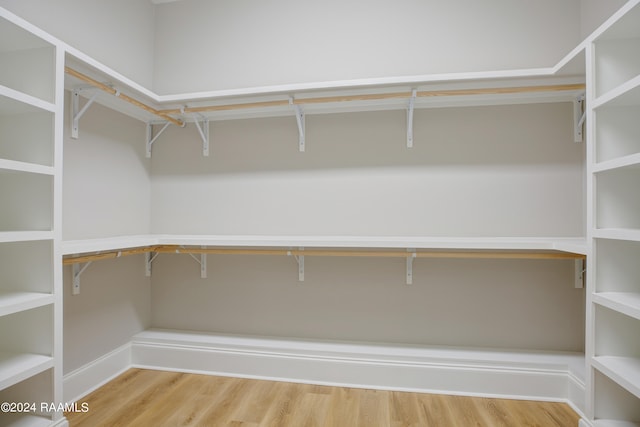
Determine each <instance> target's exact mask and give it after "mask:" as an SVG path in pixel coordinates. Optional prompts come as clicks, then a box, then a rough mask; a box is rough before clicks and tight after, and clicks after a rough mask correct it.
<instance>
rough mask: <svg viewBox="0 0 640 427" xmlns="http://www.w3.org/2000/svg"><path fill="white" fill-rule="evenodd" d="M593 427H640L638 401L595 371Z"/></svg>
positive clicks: (639, 404)
mask: <svg viewBox="0 0 640 427" xmlns="http://www.w3.org/2000/svg"><path fill="white" fill-rule="evenodd" d="M594 389H595V407H594V413H595V420H594V424H593V425H594V427H638V426H640V399H638V397H636V396H634V395H633V394H631V393H629V392H628V391H627V390H625V389H624V388H622V387H620V386H619V385H618V384H616V383H615V382H613V381H611V379H609V378H608V377H607V376H606V375H604V374H602V373H601V372H599V371H598V370H597V369H596V370H595V372H594Z"/></svg>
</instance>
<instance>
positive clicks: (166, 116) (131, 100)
mask: <svg viewBox="0 0 640 427" xmlns="http://www.w3.org/2000/svg"><path fill="white" fill-rule="evenodd" d="M64 72H65V73H67V74H69V75H71V76H73V77H75V78H77V79H79V80H82V81H83V82H86V83H89V84H90V85H91V86H95V87H97V88H98V89H101V90H103V91H105V92H107V93H108V94H110V95H115V96H117V97H118V98H120V99H122V100H123V101H126V102H128V103H129V104H133V105H135V106H136V107H138V108H142V109H143V110H145V111H147V112H149V113H151V114H154V115H156V116H158V117H161V118H163V119H165V120H167V121H169V122H171V123H173V124H174V125H178V126H180V127H182V126H184V125H185V123H184V122H183V121H182V120H178V119H174V118H173V117H171V116H170V115H169V114H168V113H165V112H163V111H160V110H156V109H155V108H153V107H150V106H148V105H147V104H144V103H142V102H140V101H138V100H137V99H134V98H131V97H130V96H128V95H125V94H124V93H120V92H119V91H117V90H115V89H114V88H112V87H111V86H107V85H106V84H104V83H101V82H99V81H97V80H94V79H92V78H91V77H89V76H86V75H84V74H82V73H80V72H78V71H76V70H74V69H73V68H70V67H64Z"/></svg>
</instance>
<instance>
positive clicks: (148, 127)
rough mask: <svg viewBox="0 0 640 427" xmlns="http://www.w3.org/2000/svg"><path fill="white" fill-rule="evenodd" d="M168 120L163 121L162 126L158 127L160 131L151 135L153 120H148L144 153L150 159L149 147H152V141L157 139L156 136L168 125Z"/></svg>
mask: <svg viewBox="0 0 640 427" xmlns="http://www.w3.org/2000/svg"><path fill="white" fill-rule="evenodd" d="M170 124H171V123H170V122H166V123H164V126H163V127H162V128H161V129H160V131H159V132H158V133H157V134H156V135H155V136H154V135H153V125H154V123H153V122H149V123H147V138H146V139H147V141H146V146H147V149H146V155H147V158H148V159H150V158H151V148H152V147H153V143H154V142H156V140H157V139H158V137H159V136H160V135H162V132H164V131H165V130H166V129H167V128H168V127H169V125H170Z"/></svg>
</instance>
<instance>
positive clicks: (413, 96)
mask: <svg viewBox="0 0 640 427" xmlns="http://www.w3.org/2000/svg"><path fill="white" fill-rule="evenodd" d="M417 95H418V91H417V90H416V89H413V90H412V91H411V97H410V98H409V105H408V107H407V148H413V110H414V109H415V103H416V96H417Z"/></svg>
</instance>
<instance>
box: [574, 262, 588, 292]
mask: <svg viewBox="0 0 640 427" xmlns="http://www.w3.org/2000/svg"><path fill="white" fill-rule="evenodd" d="M573 271H574V273H573V279H574V284H573V286H574V287H575V288H576V289H582V288H584V274H585V273H586V271H587V268H586V262H585V260H584V259H576V260H574V270H573Z"/></svg>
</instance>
